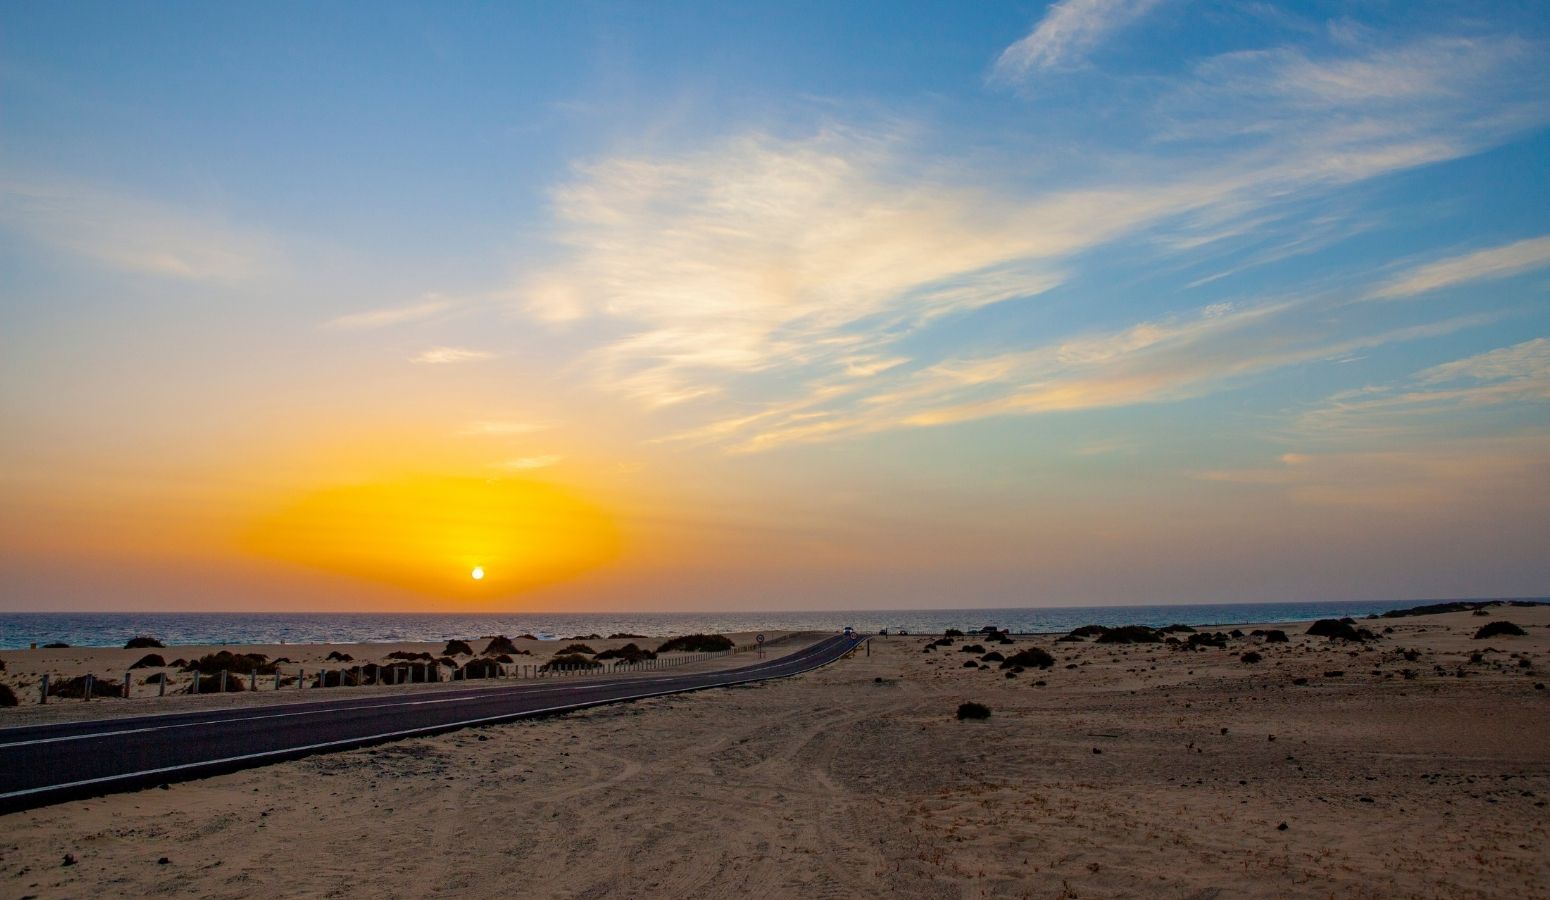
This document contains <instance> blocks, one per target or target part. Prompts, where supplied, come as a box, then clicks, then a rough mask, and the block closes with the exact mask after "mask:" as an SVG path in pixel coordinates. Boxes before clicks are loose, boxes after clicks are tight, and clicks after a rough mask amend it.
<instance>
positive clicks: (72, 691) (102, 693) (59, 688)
mask: <svg viewBox="0 0 1550 900" xmlns="http://www.w3.org/2000/svg"><path fill="white" fill-rule="evenodd" d="M87 677H88V676H86V675H77V676H75V677H74V678H67V679H64V680H62V681H55V682H53V683H52V684H50V685H49V686H48V695H49V696H50V697H73V698H75V699H80V698H82V697H85V696H86V679H87ZM91 695H92V697H93V698H94V699H95V698H97V697H115V698H116V697H122V696H124V685H123V683H122V682H118V681H105V680H103V679H101V678H97V677H95V676H92V686H91Z"/></svg>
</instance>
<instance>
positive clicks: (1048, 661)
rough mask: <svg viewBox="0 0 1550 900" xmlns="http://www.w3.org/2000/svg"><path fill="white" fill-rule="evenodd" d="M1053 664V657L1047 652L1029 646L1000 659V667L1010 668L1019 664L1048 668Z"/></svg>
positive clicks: (1028, 666)
mask: <svg viewBox="0 0 1550 900" xmlns="http://www.w3.org/2000/svg"><path fill="white" fill-rule="evenodd" d="M1054 664H1055V657H1053V656H1050V655H1049V653H1047V652H1046V651H1044V650H1043V649H1041V648H1039V647H1029V648H1027V649H1026V650H1019V651H1017V652H1016V653H1013V654H1012V655H1011V656H1008V657H1007V658H1006V659H1004V660H1002V662H1001V668H1003V669H1011V668H1014V667H1019V666H1021V667H1026V668H1029V669H1048V668H1049V667H1050V666H1053V665H1054Z"/></svg>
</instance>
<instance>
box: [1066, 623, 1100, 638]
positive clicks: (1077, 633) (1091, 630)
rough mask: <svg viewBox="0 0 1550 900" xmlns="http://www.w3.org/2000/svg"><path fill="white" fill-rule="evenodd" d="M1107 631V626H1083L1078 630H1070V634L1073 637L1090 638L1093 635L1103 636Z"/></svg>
mask: <svg viewBox="0 0 1550 900" xmlns="http://www.w3.org/2000/svg"><path fill="white" fill-rule="evenodd" d="M1108 630H1109V628H1108V626H1107V625H1083V626H1081V627H1080V628H1073V629H1071V634H1072V636H1074V637H1092V636H1093V635H1097V634H1103V633H1104V632H1105V631H1108Z"/></svg>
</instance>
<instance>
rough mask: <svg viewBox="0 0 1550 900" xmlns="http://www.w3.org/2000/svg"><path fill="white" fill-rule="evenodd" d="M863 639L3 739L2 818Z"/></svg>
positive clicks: (792, 662)
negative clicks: (687, 664)
mask: <svg viewBox="0 0 1550 900" xmlns="http://www.w3.org/2000/svg"><path fill="white" fill-rule="evenodd" d="M863 640H865V638H862V637H860V636H857V637H854V638H847V637H842V636H836V637H831V638H826V639H825V640H822V641H819V642H818V643H816V644H813V645H811V646H809V647H806V648H804V649H802V650H798V651H796V652H795V653H791V654H788V655H786V656H782V657H780V658H778V659H772V660H767V661H764V662H760V663H756V664H754V665H751V666H744V667H742V668H738V669H727V670H722V671H716V672H698V673H694V672H691V673H684V674H665V673H664V674H662V675H660V676H650V677H642V676H636V677H627V678H599V679H595V680H593V679H587V680H577V681H544V682H539V683H533V682H527V683H524V684H520V685H513V686H511V687H499V688H489V687H485V688H476V689H469V690H461V691H448V692H435V693H414V692H411V693H405V694H403V695H398V696H392V695H388V696H383V695H377V696H373V697H358V698H356V699H353V700H351V699H339V700H322V701H317V702H312V703H294V704H286V705H284V706H272V707H267V708H266V707H248V708H245V709H225V710H210V711H205V712H190V713H173V714H169V715H149V716H137V717H133V718H123V719H108V720H100V721H95V722H61V723H59V724H56V725H29V726H21V727H17V728H0V813H7V812H15V811H17V810H22V809H30V808H33V807H38V806H46V805H48V804H50V803H58V802H60V801H63V800H69V799H74V798H79V797H86V796H93V795H97V794H106V793H111V792H115V791H123V790H133V789H136V788H142V787H147V786H151V785H156V784H162V783H165V782H170V781H181V780H185V779H189V778H199V777H204V776H207V775H213V774H217V773H220V772H231V771H235V770H238V769H246V768H251V767H253V766H261V765H267V764H268V763H272V762H277V761H279V760H284V759H295V758H297V757H301V756H306V755H309V754H312V753H328V752H333V751H336V750H346V749H350V748H352V747H361V746H365V745H368V744H375V743H380V742H383V741H391V740H396V739H398V738H405V737H413V736H419V735H427V734H436V733H439V732H444V731H452V730H454V729H458V728H466V727H468V726H471V725H488V724H492V723H496V722H507V721H511V720H513V719H521V718H526V717H528V716H539V715H544V714H548V713H559V712H566V711H569V710H574V709H583V708H585V707H589V706H600V705H602V704H605V703H619V702H623V701H628V700H640V699H643V698H646V697H659V696H662V695H663V694H678V693H683V692H685V691H698V690H704V689H705V688H713V687H726V686H729V685H734V684H746V683H748V682H752V681H764V680H766V679H770V678H785V677H787V676H791V675H799V674H801V673H803V672H807V671H809V670H811V669H816V668H818V667H819V666H824V665H827V664H829V663H831V662H833V661H835V660H836V659H839V658H840V657H841V656H844V655H845V654H846V653H848V652H850V651H851V650H852V649H853V648H855V647H856V646H857V645H858V644H860V643H861V642H862V641H863Z"/></svg>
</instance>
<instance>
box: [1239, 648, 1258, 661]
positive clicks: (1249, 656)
mask: <svg viewBox="0 0 1550 900" xmlns="http://www.w3.org/2000/svg"><path fill="white" fill-rule="evenodd" d="M1238 658H1239V659H1241V660H1243V661H1244V662H1246V663H1257V662H1259V661H1260V660H1262V659H1264V657H1263V656H1260V655H1259V654H1258V653H1255V652H1254V651H1253V650H1250V651H1249V652H1247V653H1245V654H1243V655H1242V656H1240V657H1238Z"/></svg>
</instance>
